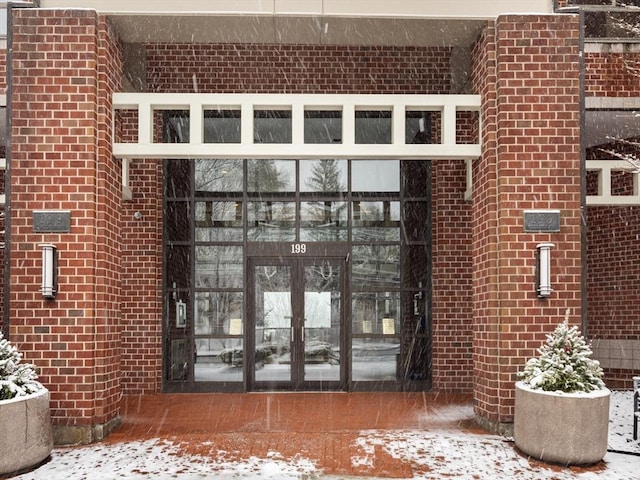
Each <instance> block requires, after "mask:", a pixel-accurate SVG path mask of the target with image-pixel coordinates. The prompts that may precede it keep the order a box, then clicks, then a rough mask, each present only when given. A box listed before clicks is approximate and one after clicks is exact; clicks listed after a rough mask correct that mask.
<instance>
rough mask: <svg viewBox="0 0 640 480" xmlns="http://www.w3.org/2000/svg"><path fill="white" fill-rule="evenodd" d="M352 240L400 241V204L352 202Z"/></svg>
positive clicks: (386, 201)
mask: <svg viewBox="0 0 640 480" xmlns="http://www.w3.org/2000/svg"><path fill="white" fill-rule="evenodd" d="M351 214H352V238H353V240H354V241H357V242H375V241H378V242H380V241H384V242H397V241H399V240H400V202H392V201H388V200H385V201H379V202H360V201H355V202H353V208H352V210H351Z"/></svg>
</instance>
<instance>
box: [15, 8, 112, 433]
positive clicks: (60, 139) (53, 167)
mask: <svg viewBox="0 0 640 480" xmlns="http://www.w3.org/2000/svg"><path fill="white" fill-rule="evenodd" d="M118 48H119V47H118V46H117V43H116V42H115V41H114V40H113V38H112V34H111V32H110V30H109V27H108V25H107V24H106V23H105V22H104V21H103V20H101V19H100V18H99V17H98V16H97V15H96V13H95V12H92V11H89V10H78V11H73V10H65V11H62V10H40V9H20V10H17V9H16V10H14V22H13V65H12V67H13V75H12V102H13V103H12V107H13V130H12V136H13V137H12V158H11V176H12V178H11V182H12V194H11V232H10V234H11V242H12V244H11V245H12V249H11V259H10V275H11V283H10V297H9V299H10V305H9V308H10V334H11V338H12V340H13V341H14V342H15V343H16V344H17V345H18V346H19V348H20V349H21V350H22V351H23V352H24V355H25V358H26V359H27V360H28V361H30V362H33V363H35V364H36V365H37V366H38V367H39V368H40V371H41V380H42V382H43V383H44V384H45V385H46V386H47V387H48V388H49V389H50V390H51V399H52V401H51V404H52V417H53V421H54V424H55V425H56V437H57V438H56V440H57V441H58V442H61V443H66V442H87V441H93V440H95V439H98V438H101V437H102V436H103V435H104V434H105V430H107V431H108V429H109V428H110V426H111V425H113V423H114V422H115V420H116V419H117V414H118V404H117V402H118V398H119V395H118V394H119V379H120V373H119V368H120V366H119V342H120V333H119V330H120V323H119V316H120V314H119V309H120V290H119V282H120V277H119V275H120V274H119V272H120V268H119V222H118V215H119V213H120V208H119V202H120V197H121V193H120V178H119V173H118V172H119V170H118V166H117V165H116V163H115V161H114V160H113V159H112V157H111V154H110V149H111V138H110V137H111V131H110V129H111V127H110V125H111V106H110V98H111V92H112V91H113V89H115V88H118V80H117V79H119V78H120V75H119V74H118V72H117V69H118V68H119V67H118V63H119V60H118V54H117V52H118ZM98 132H99V133H98ZM42 209H45V210H60V211H69V212H70V218H71V225H70V230H69V231H68V232H62V233H36V232H35V231H34V225H33V211H34V210H42ZM41 243H53V244H55V245H56V246H57V248H58V251H59V267H58V283H59V293H58V295H57V297H56V298H55V300H46V299H43V297H42V295H41V294H40V292H39V287H40V278H41V271H40V268H41V260H40V255H41V253H40V248H39V247H38V245H39V244H41Z"/></svg>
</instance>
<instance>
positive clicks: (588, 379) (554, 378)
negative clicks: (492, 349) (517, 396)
mask: <svg viewBox="0 0 640 480" xmlns="http://www.w3.org/2000/svg"><path fill="white" fill-rule="evenodd" d="M538 353H539V356H538V357H536V358H532V359H530V360H529V361H528V362H527V364H526V365H525V368H524V371H522V372H519V373H518V376H519V377H521V378H523V381H524V383H525V384H527V385H528V386H529V387H530V388H533V389H535V390H544V391H547V392H556V391H561V392H565V393H573V392H591V391H594V390H601V389H603V388H605V385H604V381H603V380H602V376H603V371H602V368H600V363H599V362H598V361H597V360H594V359H592V358H590V357H591V354H592V353H593V352H592V351H591V348H590V346H589V345H588V344H587V342H586V341H585V339H584V337H583V336H582V335H581V334H580V332H579V331H578V328H577V327H575V326H573V327H570V326H569V321H568V319H565V320H564V322H562V323H561V324H560V325H558V326H557V327H556V329H555V331H554V332H553V333H552V334H550V335H547V341H546V343H544V344H543V345H542V347H540V348H539V349H538Z"/></svg>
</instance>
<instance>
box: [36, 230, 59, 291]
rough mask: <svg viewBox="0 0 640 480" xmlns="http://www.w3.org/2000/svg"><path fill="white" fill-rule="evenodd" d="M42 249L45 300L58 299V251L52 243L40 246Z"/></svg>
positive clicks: (42, 288) (41, 289)
mask: <svg viewBox="0 0 640 480" xmlns="http://www.w3.org/2000/svg"><path fill="white" fill-rule="evenodd" d="M39 246H40V247H41V248H42V287H41V288H40V291H41V292H42V296H43V297H44V298H48V299H52V298H56V293H57V291H58V249H57V248H56V246H55V245H51V244H50V243H43V244H41V245H39Z"/></svg>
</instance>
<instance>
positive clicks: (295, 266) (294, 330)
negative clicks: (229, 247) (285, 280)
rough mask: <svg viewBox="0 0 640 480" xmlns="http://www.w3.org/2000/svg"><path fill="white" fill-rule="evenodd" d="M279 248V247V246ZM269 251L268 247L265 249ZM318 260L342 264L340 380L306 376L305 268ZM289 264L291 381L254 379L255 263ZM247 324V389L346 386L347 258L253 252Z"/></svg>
mask: <svg viewBox="0 0 640 480" xmlns="http://www.w3.org/2000/svg"><path fill="white" fill-rule="evenodd" d="M276 250H278V248H276ZM266 251H267V252H269V249H266ZM319 261H328V262H330V263H331V264H334V265H338V266H339V267H340V268H341V271H342V275H341V278H340V291H341V293H340V319H341V321H340V352H339V356H340V360H339V362H340V378H339V381H329V382H327V381H324V382H317V381H309V380H306V379H305V378H304V376H305V351H304V345H305V339H304V330H305V326H304V292H305V284H304V278H305V277H304V268H305V266H307V265H313V264H315V263H317V262H319ZM262 265H265V266H289V267H290V271H291V302H292V305H291V308H292V316H293V319H292V325H291V379H290V380H289V381H286V382H284V381H274V382H264V381H256V379H255V364H256V348H255V346H256V328H255V325H256V315H257V312H256V311H255V310H256V309H255V295H256V280H255V270H254V268H255V267H256V266H262ZM246 272H247V302H246V308H247V317H246V318H247V320H248V321H247V328H246V331H245V343H246V349H245V350H246V363H245V369H246V370H245V389H246V391H264V390H282V391H318V390H332V391H337V390H346V389H347V378H348V371H347V366H348V364H349V359H348V351H347V350H348V349H347V345H348V343H347V342H348V332H349V325H348V323H349V322H348V320H347V317H348V315H347V312H348V311H349V309H348V305H346V302H347V301H348V299H349V296H348V295H347V286H348V281H347V259H346V257H335V256H315V255H314V256H307V255H304V256H303V255H299V256H273V255H272V256H262V255H260V256H251V257H248V258H247V265H246Z"/></svg>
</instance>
